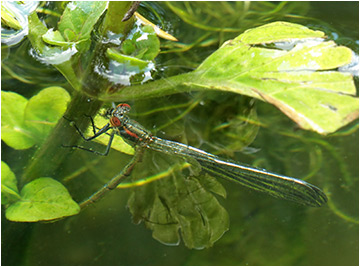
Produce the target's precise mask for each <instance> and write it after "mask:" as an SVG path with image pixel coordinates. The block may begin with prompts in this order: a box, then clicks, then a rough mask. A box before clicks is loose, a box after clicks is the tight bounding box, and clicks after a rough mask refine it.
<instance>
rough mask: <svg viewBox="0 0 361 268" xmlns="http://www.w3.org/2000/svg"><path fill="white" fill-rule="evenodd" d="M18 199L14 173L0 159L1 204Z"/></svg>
mask: <svg viewBox="0 0 361 268" xmlns="http://www.w3.org/2000/svg"><path fill="white" fill-rule="evenodd" d="M18 199H20V194H19V190H18V186H17V180H16V177H15V174H14V173H13V172H12V171H11V169H10V168H9V166H8V165H7V164H6V163H5V162H3V161H1V204H2V205H6V204H9V203H12V202H14V201H16V200H18Z"/></svg>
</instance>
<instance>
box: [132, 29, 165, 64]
mask: <svg viewBox="0 0 361 268" xmlns="http://www.w3.org/2000/svg"><path fill="white" fill-rule="evenodd" d="M141 30H142V32H141V33H142V34H141V35H140V36H139V37H137V38H136V39H135V38H134V37H133V39H135V40H134V41H135V47H136V49H137V50H138V53H137V55H136V57H138V58H140V59H143V60H153V59H154V58H155V57H156V56H157V55H158V53H159V51H160V42H159V39H158V37H157V34H156V33H155V32H154V30H153V28H152V27H151V26H143V27H142V28H141ZM134 36H136V35H134Z"/></svg>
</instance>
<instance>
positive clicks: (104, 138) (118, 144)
mask: <svg viewBox="0 0 361 268" xmlns="http://www.w3.org/2000/svg"><path fill="white" fill-rule="evenodd" d="M107 123H109V120H108V119H106V118H104V117H103V116H101V115H100V114H98V115H97V116H96V117H95V118H94V124H95V125H96V126H98V127H100V128H101V127H103V126H105V125H106V124H107ZM86 135H88V137H90V136H93V135H94V132H93V130H92V127H89V128H88V131H87V132H86ZM94 141H96V142H98V143H101V144H103V145H105V146H107V145H108V143H109V136H108V135H100V136H98V137H97V138H96V139H95V140H94ZM112 149H115V150H117V151H119V152H122V153H125V154H129V155H133V154H134V148H133V147H132V146H130V145H129V144H128V143H126V142H125V141H124V140H123V139H122V138H121V136H119V135H115V136H114V139H113V142H112Z"/></svg>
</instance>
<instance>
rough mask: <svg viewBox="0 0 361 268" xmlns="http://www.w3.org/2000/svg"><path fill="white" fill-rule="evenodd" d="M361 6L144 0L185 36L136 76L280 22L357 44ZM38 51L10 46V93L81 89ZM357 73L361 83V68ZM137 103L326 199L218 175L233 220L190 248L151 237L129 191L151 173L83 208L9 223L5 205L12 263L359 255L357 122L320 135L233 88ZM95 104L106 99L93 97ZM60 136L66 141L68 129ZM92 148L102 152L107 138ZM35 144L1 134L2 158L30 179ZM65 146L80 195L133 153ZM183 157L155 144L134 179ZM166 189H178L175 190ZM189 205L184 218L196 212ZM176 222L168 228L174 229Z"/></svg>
mask: <svg viewBox="0 0 361 268" xmlns="http://www.w3.org/2000/svg"><path fill="white" fill-rule="evenodd" d="M42 8H43V10H42V11H41V12H40V13H39V17H41V18H42V19H46V20H47V22H48V23H50V24H51V23H52V24H53V25H56V22H57V16H56V15H54V16H53V17H52V15H51V14H53V13H52V12H54V13H57V12H59V10H61V4H60V2H59V4H55V3H51V2H48V3H47V4H46V5H44V6H42ZM358 10H359V3H358V2H324V1H322V2H282V3H278V2H253V1H250V2H192V3H190V2H170V3H164V2H143V3H142V4H141V6H140V8H139V12H140V13H142V14H143V15H144V16H146V15H147V18H149V19H150V20H152V21H153V22H155V23H156V24H157V25H159V26H161V27H162V28H163V29H164V30H166V31H168V32H169V33H171V34H173V35H174V36H176V37H177V38H178V39H179V40H181V41H180V42H179V43H178V45H174V43H171V42H170V41H164V40H163V41H162V42H161V46H160V47H161V50H162V51H168V53H163V54H160V55H159V56H158V57H157V59H156V63H155V66H156V67H155V68H158V69H157V70H158V72H157V73H156V74H154V70H153V69H152V71H150V69H149V70H148V69H147V74H146V75H143V76H142V75H141V74H139V73H137V74H136V75H134V80H136V81H139V79H143V78H146V79H147V80H148V79H149V78H150V76H149V74H150V73H151V72H153V79H159V78H160V77H162V78H167V77H171V76H173V75H176V74H180V73H186V72H189V71H191V70H193V69H195V68H196V67H197V66H198V65H199V64H200V63H201V62H202V61H203V60H204V59H205V58H206V57H207V56H208V55H210V54H211V53H212V52H214V51H215V50H216V49H217V48H218V47H219V46H220V45H221V44H222V43H223V42H224V41H226V40H229V39H232V38H234V37H236V36H238V35H239V34H241V33H242V32H244V31H245V30H247V29H249V28H253V27H257V26H260V25H263V24H266V23H269V22H273V21H279V20H282V21H288V22H293V23H299V24H302V25H305V26H307V27H310V28H312V29H315V30H321V31H323V32H325V33H326V35H327V36H328V37H329V38H330V39H331V40H334V41H335V42H336V43H337V44H338V45H344V46H347V47H349V48H351V49H352V50H353V51H354V52H355V53H356V54H358V53H359V51H358V45H359V41H358V36H359V26H358V22H359V15H358ZM49 14H50V15H49ZM54 27H55V26H54ZM222 29H223V30H222ZM108 41H109V40H108ZM91 49H94V47H91ZM91 49H90V50H91ZM31 51H32V46H31V44H30V42H29V41H28V40H24V41H22V42H21V43H19V44H17V45H15V46H13V47H11V48H9V47H7V46H5V45H4V44H2V80H1V86H2V90H3V91H13V92H16V93H18V94H20V95H22V96H24V97H25V98H31V97H32V96H34V95H36V94H37V93H38V92H39V91H40V90H41V89H43V88H46V87H50V86H57V87H63V88H65V89H66V90H68V92H70V95H72V96H74V95H76V94H75V91H74V90H73V89H72V86H74V84H73V85H70V84H69V83H68V82H67V81H66V79H64V77H63V76H62V74H60V72H59V71H58V70H56V69H55V68H54V67H52V66H51V65H47V64H45V63H44V62H43V61H39V60H38V59H35V58H34V57H33V55H34V54H33V53H32V52H31ZM89 53H90V52H89ZM83 67H84V66H83ZM101 67H102V68H103V67H104V66H101ZM114 68H115V67H114ZM152 68H154V66H153V65H152ZM79 69H81V68H80V67H79ZM77 70H78V69H77ZM123 74H124V73H116V75H118V76H119V75H123ZM107 75H108V74H107ZM140 77H141V78H140ZM113 78H114V77H112V79H113ZM121 78H122V79H123V78H124V77H121ZM128 78H129V77H128ZM112 79H111V81H112V82H114V80H112ZM132 79H133V78H132ZM100 80H101V79H100ZM355 83H356V84H357V85H358V78H355ZM105 84H106V82H104V83H103V82H102V81H100V82H99V85H105ZM109 88H110V89H112V88H111V87H109ZM89 92H90V91H88V93H89ZM127 101H129V102H130V103H131V104H132V107H133V110H132V114H131V115H132V117H133V116H134V118H136V120H137V121H138V122H140V123H141V124H142V125H144V126H145V127H146V128H148V129H150V130H151V131H152V132H153V133H157V135H159V136H162V137H165V138H168V139H173V140H177V141H180V142H183V143H187V144H190V145H192V146H195V147H197V148H202V149H204V150H207V151H209V152H212V153H215V154H219V155H222V156H223V157H225V158H228V159H234V160H237V161H241V162H244V163H248V164H251V165H256V166H259V167H263V168H267V169H269V170H272V171H274V172H278V173H281V174H286V175H289V176H294V177H297V178H300V179H304V180H307V181H309V182H311V183H312V184H315V185H317V186H318V187H320V188H321V189H323V190H324V191H325V193H326V194H327V196H328V198H329V202H328V204H327V205H325V206H323V207H320V208H309V207H304V206H300V205H298V204H294V203H292V202H288V201H285V200H280V199H275V198H273V197H270V196H268V195H265V194H263V193H258V192H254V191H252V190H249V189H247V188H245V187H242V186H240V185H236V184H234V183H232V182H228V181H220V182H221V183H222V185H223V187H224V188H225V190H226V192H227V196H226V198H223V197H221V196H220V195H215V196H216V197H217V200H218V201H217V204H218V202H219V204H220V205H221V206H222V207H223V208H224V209H225V210H226V211H227V212H228V214H229V230H228V231H226V232H225V233H224V235H223V236H221V237H220V238H219V239H218V240H217V241H215V242H214V244H213V246H211V247H209V248H204V249H189V248H187V247H186V246H185V245H184V242H183V241H180V243H179V245H176V246H174V245H173V246H169V245H165V243H160V242H159V241H157V239H154V238H153V237H152V235H153V236H155V237H157V235H155V234H154V233H153V234H152V231H151V230H149V229H147V228H146V227H145V223H144V221H145V222H146V224H148V226H149V225H151V224H153V223H152V222H151V221H150V220H149V219H150V214H151V212H149V215H148V216H149V218H145V217H144V215H137V214H136V213H135V214H133V215H132V214H131V213H130V211H131V210H136V209H139V208H136V206H137V205H138V203H136V202H135V201H134V200H133V203H132V202H131V201H129V200H132V198H133V199H135V198H140V197H139V195H144V196H146V195H147V194H148V195H150V192H151V190H147V189H150V186H149V185H151V183H149V184H147V185H146V187H149V188H142V189H143V190H139V189H140V188H141V187H138V188H128V189H118V190H114V191H112V192H110V193H109V194H108V195H107V196H106V197H105V198H104V199H102V200H100V201H99V202H97V203H96V204H92V205H90V206H89V207H87V208H86V209H85V210H84V211H82V212H81V213H80V214H78V215H75V216H71V217H69V218H65V219H62V220H58V221H54V222H48V223H20V222H11V221H8V220H7V219H6V218H5V207H4V206H3V207H2V264H3V265H358V260H359V229H358V212H359V198H358V196H359V191H358V189H359V186H358V175H359V149H358V148H359V132H358V120H355V121H354V122H352V123H350V124H348V125H347V126H345V127H344V128H342V129H340V130H339V131H338V132H336V133H334V134H331V135H328V136H322V135H319V134H316V133H313V132H311V131H305V130H302V129H300V128H299V127H298V126H297V125H296V124H295V123H294V122H293V121H291V120H290V119H289V118H288V117H286V116H285V115H284V114H283V113H282V112H280V111H279V110H278V109H277V108H275V107H274V106H272V105H270V104H268V103H264V102H261V101H258V100H257V101H255V100H254V99H252V98H250V97H242V96H240V95H237V94H234V93H225V92H222V93H220V92H215V91H212V92H211V93H208V92H201V93H199V92H196V91H192V92H189V93H179V94H174V95H170V96H169V95H168V96H163V97H156V98H151V99H134V100H127ZM91 102H94V103H95V104H94V106H97V105H98V106H101V105H102V104H99V103H97V102H96V101H94V99H93V100H92V101H91ZM2 105H4V103H2ZM105 105H108V104H105ZM108 107H109V105H108ZM235 115H236V116H235ZM82 116H83V115H82ZM79 118H81V117H79ZM224 122H227V124H225V123H224ZM59 138H60V139H62V140H61V141H60V143H64V139H66V137H65V136H64V137H59ZM65 142H68V140H65ZM69 142H70V141H69ZM67 144H68V143H67ZM92 146H93V147H92V148H93V149H100V150H103V151H104V148H105V147H104V146H103V145H99V144H98V145H96V144H95V145H92ZM36 149H37V148H35V147H32V148H29V149H26V150H15V149H13V148H12V147H10V146H8V145H7V144H5V143H4V142H2V152H1V153H2V160H3V161H5V162H6V163H7V164H8V165H9V166H10V167H11V169H12V171H13V172H14V173H15V175H16V176H17V177H21V176H22V174H23V172H24V170H25V169H26V168H27V167H28V165H29V164H28V163H29V162H30V161H31V159H32V157H33V156H34V154H35V151H36ZM59 155H64V159H63V160H62V161H63V162H62V165H61V167H60V168H58V169H57V170H56V172H54V173H53V174H52V175H53V176H54V177H56V178H58V179H59V180H60V181H61V182H62V183H63V184H64V185H65V186H66V187H67V189H68V190H69V192H70V193H71V195H72V196H73V198H74V199H75V200H76V201H81V200H82V199H84V198H86V197H87V196H89V195H90V194H91V193H93V192H94V191H96V190H97V189H98V188H100V187H101V186H102V185H103V184H104V183H106V182H107V181H108V180H109V178H111V177H113V176H114V175H116V174H117V173H119V172H120V171H121V169H122V168H123V167H124V166H125V165H126V164H127V163H128V162H129V161H130V156H129V155H124V154H123V153H120V152H118V151H116V150H111V152H110V153H109V155H108V156H107V157H102V156H98V155H95V154H89V153H88V152H84V151H80V150H77V151H73V152H71V151H69V150H67V149H64V148H61V146H59V147H56V148H55V149H54V151H53V155H51V156H50V158H51V159H56V158H57V157H58V156H59ZM54 161H55V160H54ZM177 161H180V160H179V159H178V158H176V157H168V156H164V155H162V154H161V153H151V152H146V153H145V155H144V157H143V159H142V161H141V162H139V163H137V166H136V168H135V170H134V173H132V174H133V176H135V178H133V179H140V178H144V177H147V176H151V175H152V174H156V173H158V172H161V171H164V170H165V167H166V166H167V165H168V166H169V165H172V164H174V163H178V162H177ZM50 162H51V161H50ZM44 165H45V166H42V167H41V168H43V169H44V170H45V169H47V168H48V167H46V165H47V164H44ZM49 165H50V164H49ZM194 170H196V168H194ZM194 170H191V171H189V170H183V171H178V173H177V172H175V173H174V174H172V175H169V176H167V177H166V178H164V180H163V181H164V184H165V183H166V180H169V181H177V180H178V179H179V176H184V177H186V175H187V174H188V173H187V172H195V171H194ZM25 179H26V178H25ZM160 181H162V180H160ZM156 185H157V187H159V185H162V184H161V183H158V184H156ZM142 187H143V186H142ZM154 187H155V186H154ZM217 187H218V188H217V190H218V191H221V190H220V189H221V187H220V186H217ZM215 189H216V188H214V189H213V190H215ZM153 190H154V189H153ZM137 191H138V192H137ZM136 192H137V193H138V195H136V194H135V193H136ZM139 193H140V194H139ZM168 194H169V195H172V194H173V191H172V189H169V193H168ZM145 200H147V199H145ZM176 201H177V202H180V200H176ZM159 202H164V201H163V200H160V201H159ZM134 204H135V205H134ZM142 205H143V206H145V207H146V206H147V204H142ZM139 206H140V205H139ZM168 209H169V210H171V209H172V207H170V208H168ZM186 214H187V211H185V212H184V215H181V216H184V218H186V217H187V216H189V215H186ZM132 219H133V221H135V222H136V223H140V224H134V223H133V222H132ZM142 220H143V221H142ZM203 220H204V221H207V220H208V219H203ZM167 224H168V225H171V224H172V223H167ZM189 224H190V225H191V224H192V223H191V222H190V223H189ZM168 230H169V229H167V228H164V232H166V231H168ZM158 237H159V234H158ZM158 240H159V239H158Z"/></svg>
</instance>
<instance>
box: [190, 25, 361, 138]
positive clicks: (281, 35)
mask: <svg viewBox="0 0 361 268" xmlns="http://www.w3.org/2000/svg"><path fill="white" fill-rule="evenodd" d="M320 36H323V35H322V34H321V33H320V32H319V31H312V30H307V28H305V27H303V26H300V25H297V24H292V23H285V22H275V23H271V24H268V25H266V26H262V27H259V28H256V29H252V30H249V31H247V32H246V33H244V34H242V35H240V36H239V37H237V38H236V39H234V40H231V41H228V42H226V43H225V44H224V45H223V46H222V47H221V48H220V49H218V50H217V51H216V52H215V53H213V54H212V55H211V56H210V57H208V58H207V59H206V60H205V61H204V62H203V63H202V64H201V65H200V66H199V67H198V68H197V70H196V71H195V72H194V73H193V75H194V76H193V78H194V79H193V81H189V82H190V83H191V84H193V85H196V86H199V87H204V88H208V89H218V90H224V91H230V92H236V93H239V94H245V95H248V96H252V97H255V98H259V99H261V100H263V101H267V102H269V103H271V104H273V105H275V106H276V107H277V108H279V109H280V110H281V111H282V112H284V113H285V114H286V115H288V116H289V117H290V118H291V119H292V120H294V121H295V122H296V123H297V124H298V125H300V126H301V127H302V128H304V129H310V130H313V131H316V132H318V133H320V134H328V133H331V132H334V131H336V130H337V129H339V128H341V127H342V126H344V125H346V124H348V123H349V122H351V121H352V120H354V119H355V118H357V117H358V98H356V97H355V96H354V95H355V94H356V89H355V85H354V82H353V77H352V75H351V74H348V73H341V72H337V71H334V70H333V69H335V68H337V67H340V66H344V65H346V64H349V63H350V62H351V60H352V51H351V50H350V49H348V48H346V47H342V46H336V44H335V43H334V42H333V41H328V42H325V41H323V40H322V39H320V38H319V37H320ZM316 37H317V38H316ZM243 40H245V42H246V43H244V42H243ZM285 40H287V41H289V42H293V43H291V44H288V45H291V47H292V48H291V49H290V50H285V49H275V48H271V47H265V46H254V45H257V44H258V43H259V42H262V43H270V42H272V43H277V42H283V41H285ZM253 42H254V43H253ZM278 45H280V44H278Z"/></svg>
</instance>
